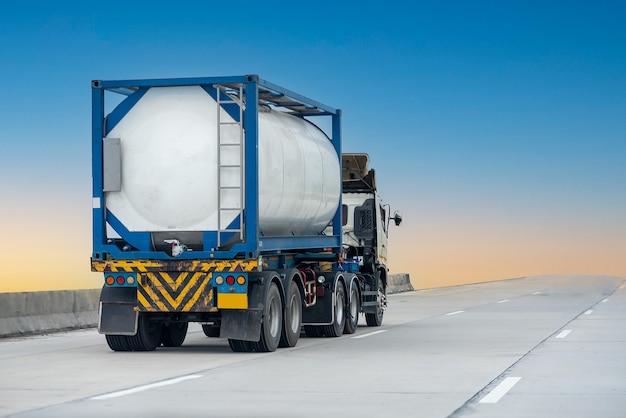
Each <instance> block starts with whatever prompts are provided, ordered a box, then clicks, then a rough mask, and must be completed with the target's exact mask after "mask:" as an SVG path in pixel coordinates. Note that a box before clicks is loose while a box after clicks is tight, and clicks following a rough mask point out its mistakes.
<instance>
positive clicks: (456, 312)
mask: <svg viewBox="0 0 626 418" xmlns="http://www.w3.org/2000/svg"><path fill="white" fill-rule="evenodd" d="M463 312H465V311H454V312H449V313H447V314H446V315H447V316H451V315H458V314H460V313H463Z"/></svg>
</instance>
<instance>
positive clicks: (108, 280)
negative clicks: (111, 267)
mask: <svg viewBox="0 0 626 418" xmlns="http://www.w3.org/2000/svg"><path fill="white" fill-rule="evenodd" d="M104 281H105V282H106V284H108V285H109V286H110V285H112V284H114V283H115V278H114V277H113V276H107V277H106V278H105V279H104Z"/></svg>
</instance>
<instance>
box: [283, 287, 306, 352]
mask: <svg viewBox="0 0 626 418" xmlns="http://www.w3.org/2000/svg"><path fill="white" fill-rule="evenodd" d="M283 318H284V321H283V332H282V333H281V336H280V343H279V344H278V346H279V347H295V346H296V344H297V343H298V340H299V339H300V329H301V328H302V296H301V295H300V290H299V289H298V285H297V284H296V283H295V282H292V283H291V286H290V288H289V295H287V300H286V301H285V311H284V313H283Z"/></svg>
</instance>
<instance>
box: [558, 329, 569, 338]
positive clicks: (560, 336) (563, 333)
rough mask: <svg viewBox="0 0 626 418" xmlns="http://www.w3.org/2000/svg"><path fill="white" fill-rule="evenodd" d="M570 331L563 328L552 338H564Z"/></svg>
mask: <svg viewBox="0 0 626 418" xmlns="http://www.w3.org/2000/svg"><path fill="white" fill-rule="evenodd" d="M570 332H572V330H571V329H564V330H563V331H561V332H560V333H559V335H557V336H556V337H554V338H565V337H567V336H568V335H569V333H570Z"/></svg>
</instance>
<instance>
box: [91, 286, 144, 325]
mask: <svg viewBox="0 0 626 418" xmlns="http://www.w3.org/2000/svg"><path fill="white" fill-rule="evenodd" d="M136 308H137V288H133V287H103V288H102V293H100V308H99V312H98V332H99V333H100V334H110V335H135V334H136V333H137V323H138V319H139V312H138V311H137V309H136Z"/></svg>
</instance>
